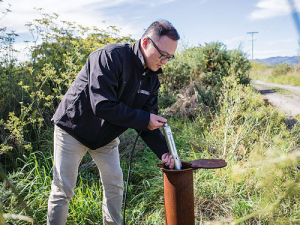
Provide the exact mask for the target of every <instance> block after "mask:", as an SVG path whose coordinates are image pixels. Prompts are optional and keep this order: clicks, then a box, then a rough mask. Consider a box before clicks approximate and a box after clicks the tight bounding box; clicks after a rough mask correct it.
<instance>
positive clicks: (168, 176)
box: [163, 168, 195, 225]
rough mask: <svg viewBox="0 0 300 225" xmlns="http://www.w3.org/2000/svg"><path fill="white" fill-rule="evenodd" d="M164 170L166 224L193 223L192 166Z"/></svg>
mask: <svg viewBox="0 0 300 225" xmlns="http://www.w3.org/2000/svg"><path fill="white" fill-rule="evenodd" d="M163 171H164V196H165V210H166V212H165V214H166V224H167V225H194V224H195V216H194V190H193V168H188V169H183V170H163Z"/></svg>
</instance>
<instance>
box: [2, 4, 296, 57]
mask: <svg viewBox="0 0 300 225" xmlns="http://www.w3.org/2000/svg"><path fill="white" fill-rule="evenodd" d="M290 1H291V0H290ZM293 1H294V3H295V8H296V10H297V11H298V10H300V0H293ZM36 8H43V13H47V14H50V15H52V14H53V13H56V14H58V15H59V19H60V20H64V21H69V22H76V23H77V24H80V25H82V26H86V27H93V26H96V27H98V28H100V29H101V28H104V27H105V26H110V25H112V26H116V27H117V28H119V29H120V30H121V31H120V34H121V35H131V36H132V38H134V39H139V38H140V37H141V36H142V34H143V33H144V30H145V29H146V28H147V27H148V26H149V25H150V24H151V23H152V22H153V21H155V20H159V19H166V20H169V21H170V22H171V23H172V24H173V25H174V26H175V27H176V29H177V31H178V32H179V34H180V36H181V39H180V41H179V46H181V47H182V46H189V47H192V46H198V45H204V44H205V43H210V42H222V43H224V44H225V45H226V47H227V49H237V48H240V49H241V50H242V51H244V52H245V53H246V54H247V56H248V58H249V59H252V46H253V57H254V58H255V59H256V58H258V59H263V58H269V57H276V56H296V55H299V46H298V40H299V34H298V30H297V27H296V25H295V24H296V23H295V22H294V20H293V17H292V11H291V7H290V4H289V0H184V1H183V0H147V1H145V0H85V1H74V0H51V1H50V0H0V10H1V12H2V16H1V15H0V26H2V27H6V29H7V30H8V31H11V30H13V31H15V32H16V33H17V34H18V35H19V37H17V39H16V43H15V48H17V49H22V48H24V47H25V46H26V45H28V43H25V42H24V41H29V42H30V41H33V38H32V36H31V35H30V33H29V31H28V27H27V26H25V24H26V23H28V22H32V21H33V20H34V19H38V18H41V13H40V12H39V11H38V10H36ZM6 9H9V10H10V12H9V13H5V12H7V10H6ZM103 21H106V22H105V23H103ZM299 29H300V28H299ZM249 32H258V33H254V34H253V36H252V34H249ZM252 37H253V42H252ZM252 43H253V45H252Z"/></svg>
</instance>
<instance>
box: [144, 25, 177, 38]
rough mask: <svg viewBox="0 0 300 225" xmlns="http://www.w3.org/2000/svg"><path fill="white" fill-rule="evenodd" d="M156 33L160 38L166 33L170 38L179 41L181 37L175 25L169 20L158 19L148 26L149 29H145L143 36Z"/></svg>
mask: <svg viewBox="0 0 300 225" xmlns="http://www.w3.org/2000/svg"><path fill="white" fill-rule="evenodd" d="M152 34H153V35H154V36H155V37H157V38H158V39H159V38H160V37H161V36H164V35H166V36H167V37H168V38H170V39H172V40H174V41H177V40H179V39H180V36H179V34H178V32H177V30H176V29H175V27H174V26H173V25H172V24H171V23H170V22H169V21H167V20H158V21H155V22H153V23H151V25H150V26H149V27H148V29H147V30H146V31H145V33H144V34H143V36H142V38H144V37H146V36H150V35H152Z"/></svg>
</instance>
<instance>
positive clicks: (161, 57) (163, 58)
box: [147, 37, 175, 61]
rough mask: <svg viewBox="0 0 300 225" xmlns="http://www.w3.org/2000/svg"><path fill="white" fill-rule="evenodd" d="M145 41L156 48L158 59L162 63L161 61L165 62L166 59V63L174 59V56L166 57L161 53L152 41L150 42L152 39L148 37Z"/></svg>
mask: <svg viewBox="0 0 300 225" xmlns="http://www.w3.org/2000/svg"><path fill="white" fill-rule="evenodd" d="M147 39H148V40H150V41H151V42H152V44H153V46H154V48H156V50H157V51H158V52H159V54H160V57H159V58H160V60H161V61H162V60H166V59H167V60H168V61H171V60H172V59H174V58H175V56H174V55H173V56H168V55H166V54H163V53H161V51H160V49H159V48H158V47H157V45H156V44H155V43H154V41H152V39H151V38H150V37H147Z"/></svg>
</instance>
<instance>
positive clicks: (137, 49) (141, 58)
mask: <svg viewBox="0 0 300 225" xmlns="http://www.w3.org/2000/svg"><path fill="white" fill-rule="evenodd" d="M140 42H141V39H139V40H138V41H137V42H135V43H134V44H133V45H132V49H133V52H134V54H135V56H136V57H135V62H136V64H137V65H138V67H139V68H140V70H141V71H142V72H144V66H145V59H144V56H143V53H142V51H141V49H140ZM145 72H146V73H147V74H153V73H154V74H160V73H162V69H161V68H160V69H158V70H157V71H156V72H154V71H152V70H150V69H148V68H146V69H145Z"/></svg>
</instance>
